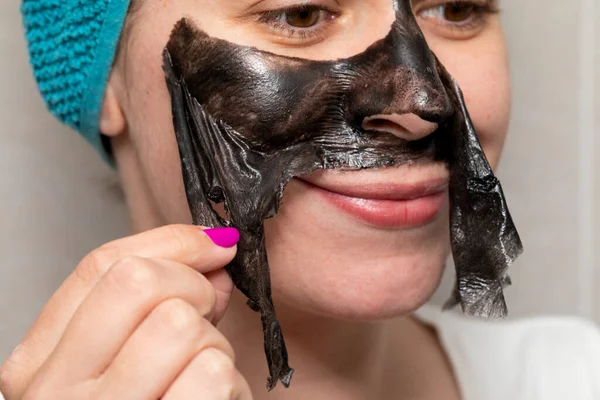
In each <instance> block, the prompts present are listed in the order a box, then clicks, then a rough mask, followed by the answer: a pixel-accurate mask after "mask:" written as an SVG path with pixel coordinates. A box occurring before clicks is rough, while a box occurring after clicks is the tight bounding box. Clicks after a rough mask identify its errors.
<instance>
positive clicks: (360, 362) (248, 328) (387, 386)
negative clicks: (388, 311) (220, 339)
mask: <svg viewBox="0 0 600 400" xmlns="http://www.w3.org/2000/svg"><path fill="white" fill-rule="evenodd" d="M277 313H278V316H279V319H280V323H281V326H282V330H283V333H284V336H285V340H286V345H287V349H288V353H289V359H290V366H291V367H292V368H294V369H295V373H294V377H293V379H292V385H291V387H290V388H289V389H284V388H283V387H282V385H281V384H278V386H277V388H276V389H275V390H273V392H271V393H268V394H267V391H266V388H265V387H266V379H267V376H268V369H267V363H266V359H265V355H264V352H263V346H262V345H261V343H262V342H263V336H262V326H261V323H260V318H259V316H258V314H257V313H255V312H253V311H251V310H250V309H249V308H248V307H247V306H246V304H245V299H244V297H243V296H242V295H241V294H239V293H237V292H236V294H235V295H234V297H233V299H232V301H231V303H230V305H229V309H228V311H227V314H226V316H225V318H224V319H223V320H222V321H221V323H220V324H219V330H220V331H221V332H223V333H224V335H225V336H226V337H227V338H228V339H229V341H230V342H231V343H232V345H233V346H234V348H235V351H236V354H237V365H238V368H239V370H240V372H241V373H242V374H243V375H244V376H245V377H246V379H247V380H248V383H249V384H250V386H251V388H252V392H253V394H254V396H255V397H254V398H255V399H257V400H259V399H269V400H279V399H286V400H296V399H307V398H308V399H330V400H337V399H344V400H355V399H356V400H358V399H382V398H395V399H402V398H411V399H418V398H432V397H430V396H431V391H430V390H429V389H430V388H431V387H440V386H442V387H443V386H446V385H443V384H442V385H440V383H441V382H440V375H446V377H450V378H451V373H450V374H449V369H448V368H447V367H448V365H447V363H446V362H445V360H444V359H443V356H442V355H441V354H440V351H439V350H440V349H439V344H438V341H437V338H435V337H434V336H435V335H433V334H432V331H431V330H429V329H428V328H426V327H425V326H424V325H423V324H421V323H419V322H417V321H416V320H414V319H413V318H410V317H404V318H399V319H397V320H394V321H391V322H390V321H388V322H377V323H355V322H344V321H339V320H334V319H330V318H325V317H321V316H316V315H311V314H308V313H305V312H302V311H301V310H298V309H294V308H292V307H290V306H288V305H283V304H281V305H277ZM440 358H441V362H440ZM432 365H433V367H432ZM436 366H443V367H444V369H441V368H438V367H436ZM442 378H443V377H442ZM442 381H444V379H442ZM415 382H418V384H417V385H415ZM448 383H449V384H450V383H453V382H452V381H451V380H450V379H448ZM452 386H454V385H452ZM448 387H449V386H446V389H448ZM447 393H448V392H446V394H447ZM436 398H444V399H445V398H452V397H446V396H444V397H436Z"/></svg>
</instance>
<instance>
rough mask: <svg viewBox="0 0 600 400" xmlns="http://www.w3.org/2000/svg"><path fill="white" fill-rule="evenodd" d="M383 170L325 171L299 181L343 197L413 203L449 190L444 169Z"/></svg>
mask: <svg viewBox="0 0 600 400" xmlns="http://www.w3.org/2000/svg"><path fill="white" fill-rule="evenodd" d="M385 170H386V169H383V170H370V171H346V172H341V173H338V174H337V175H335V176H334V175H329V174H328V173H327V172H328V171H318V172H317V174H316V175H311V176H308V177H302V178H300V179H301V180H302V181H304V182H306V183H308V184H311V185H314V186H317V187H319V188H321V189H324V190H327V191H329V192H333V193H336V194H339V195H342V196H347V197H355V198H360V199H369V200H414V199H418V198H421V197H426V196H431V195H435V194H439V193H442V192H444V191H446V189H447V188H448V181H449V173H448V171H447V170H446V169H445V168H425V169H422V170H419V168H415V169H413V170H412V171H406V170H404V171H402V170H398V171H391V170H389V169H387V171H386V172H385V173H382V171H385ZM398 172H400V173H398ZM382 178H383V179H382ZM394 178H396V179H394Z"/></svg>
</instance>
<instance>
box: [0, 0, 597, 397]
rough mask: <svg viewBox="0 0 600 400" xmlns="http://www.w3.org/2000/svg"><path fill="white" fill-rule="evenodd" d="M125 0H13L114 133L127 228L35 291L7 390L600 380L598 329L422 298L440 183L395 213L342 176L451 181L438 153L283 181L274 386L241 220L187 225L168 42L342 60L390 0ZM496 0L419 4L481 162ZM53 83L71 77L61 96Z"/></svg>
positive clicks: (34, 47) (493, 113)
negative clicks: (248, 299)
mask: <svg viewBox="0 0 600 400" xmlns="http://www.w3.org/2000/svg"><path fill="white" fill-rule="evenodd" d="M62 3H70V4H66V5H65V4H62ZM124 3H125V2H119V1H115V0H113V1H111V0H104V1H98V0H90V1H87V2H86V1H77V2H69V1H61V2H55V1H50V0H48V1H39V0H38V1H33V0H30V1H26V2H25V3H24V7H23V10H24V14H25V20H26V28H27V30H28V38H29V40H30V44H31V54H32V60H33V65H34V69H35V71H36V73H37V76H38V80H39V81H40V88H41V90H42V92H43V94H44V95H45V97H46V99H47V101H48V103H49V105H50V107H51V109H52V110H53V111H54V112H55V113H56V114H57V115H58V116H59V117H60V118H61V119H63V120H64V121H66V122H67V123H70V124H71V125H73V126H75V127H76V128H77V129H79V130H80V131H81V132H82V133H83V134H84V135H86V137H87V138H88V139H89V140H90V142H91V143H92V144H94V145H95V146H97V148H98V150H99V151H101V152H105V151H106V150H107V149H109V150H110V157H112V158H113V159H114V162H115V163H116V165H117V167H118V171H119V174H120V177H121V180H122V184H123V188H124V191H125V194H126V198H127V202H128V206H129V209H130V213H131V226H132V230H133V232H134V233H136V234H135V235H133V236H130V237H128V238H125V239H121V240H118V241H115V242H112V243H109V244H106V245H104V246H102V247H100V248H99V249H97V250H95V251H93V252H92V253H90V254H89V255H88V256H86V257H85V258H84V259H83V260H82V261H81V263H80V264H79V265H78V266H77V267H76V268H75V271H74V272H73V274H72V275H71V276H70V277H69V278H68V279H67V280H66V281H65V282H64V284H63V285H62V286H61V288H60V289H59V290H58V291H57V292H56V294H55V295H54V296H53V297H52V299H51V300H50V301H49V302H48V304H47V305H46V307H45V309H44V310H43V312H42V314H41V315H40V317H39V319H38V320H37V321H36V323H35V325H34V326H33V327H32V329H31V331H30V332H29V333H28V334H27V336H26V337H25V338H24V339H23V341H22V343H21V345H20V346H19V347H18V348H17V349H16V350H15V352H14V353H13V354H12V355H11V357H10V358H9V360H8V361H7V362H6V363H5V364H4V365H3V367H2V369H1V371H0V372H1V373H0V389H1V390H2V391H3V393H4V394H5V396H6V398H7V399H9V400H12V399H20V398H26V399H38V398H60V399H88V398H89V399H96V398H123V399H157V398H162V399H187V398H202V399H230V398H234V399H249V398H256V399H262V398H265V399H267V398H269V399H279V398H285V399H306V398H315V399H350V400H352V399H403V398H410V399H461V398H462V399H495V398H498V399H500V398H503V399H504V398H508V396H511V397H512V398H522V399H528V400H529V399H553V398H556V399H559V398H560V399H565V398H573V399H588V398H589V399H593V398H598V397H600V388H598V387H597V385H598V382H599V381H600V380H598V379H596V377H598V376H600V366H599V365H598V363H599V362H600V339H599V337H598V333H597V331H596V330H595V329H594V328H592V327H589V326H587V325H585V324H584V323H580V322H569V321H564V320H559V321H536V322H523V323H519V324H515V325H497V324H490V325H480V324H479V323H475V322H471V321H463V320H453V317H450V316H444V317H442V316H439V315H436V313H432V312H431V311H428V310H424V311H421V312H420V313H418V314H416V315H415V314H414V313H415V312H416V311H417V309H419V307H421V306H422V305H423V304H424V303H425V302H426V301H427V300H428V299H429V297H430V296H431V295H432V293H433V291H434V290H435V288H436V287H437V286H438V284H439V281H440V277H441V274H442V271H443V268H444V264H445V260H446V258H447V256H448V253H449V248H448V247H449V246H448V237H447V232H448V218H447V214H448V213H447V201H443V202H440V205H439V206H438V207H437V208H436V209H435V210H434V211H435V212H432V213H431V215H427V216H423V215H414V214H409V215H408V217H407V214H406V210H407V209H406V207H405V205H404V206H401V205H400V204H396V203H394V202H393V201H392V202H385V201H381V200H372V199H362V198H361V196H364V193H359V191H357V190H356V187H357V183H358V184H360V185H359V186H365V185H369V186H370V187H375V188H377V190H378V191H380V192H381V193H380V194H381V195H382V196H384V197H385V196H387V197H388V198H389V197H391V196H394V195H397V194H398V193H396V191H397V190H398V189H397V188H395V187H394V186H392V185H391V184H392V182H402V183H403V184H405V185H412V186H413V187H428V186H430V185H431V184H432V182H437V183H436V185H439V186H440V188H441V191H442V192H443V193H445V192H444V189H445V183H444V182H445V181H446V180H447V171H446V169H445V168H444V167H443V166H441V165H437V164H431V165H427V166H423V165H421V166H413V167H397V168H388V169H384V170H372V171H359V172H344V173H341V172H332V171H326V172H319V173H314V174H312V175H311V176H309V177H307V178H306V181H307V182H301V181H292V183H290V185H289V186H288V188H287V189H286V192H285V201H284V202H283V205H282V208H281V210H280V212H279V213H278V214H277V216H276V217H274V218H273V219H271V220H268V221H267V225H266V233H267V235H266V236H267V238H268V243H267V248H268V252H269V261H270V266H271V268H272V281H273V290H274V299H275V302H276V306H277V312H278V316H279V318H280V320H281V323H282V327H283V330H284V332H285V334H286V342H287V345H288V351H289V354H290V360H291V362H292V365H293V367H294V368H295V369H296V374H295V376H294V380H293V383H292V387H291V388H290V389H287V390H283V389H277V390H275V391H273V392H271V393H266V391H265V389H264V384H265V377H266V376H267V371H266V364H265V362H264V354H263V349H262V346H261V345H260V343H261V341H262V331H261V326H260V323H259V321H258V319H257V316H256V314H255V313H253V312H252V311H251V310H249V309H248V308H247V306H246V305H245V302H244V299H243V298H242V296H241V295H239V294H238V293H237V292H234V291H233V287H232V283H231V280H230V279H229V277H228V276H227V274H226V273H225V272H224V270H223V269H222V268H223V266H225V265H226V264H227V263H228V262H229V261H230V260H231V259H232V258H233V257H234V254H235V243H236V241H237V239H238V237H237V232H236V231H235V230H233V229H201V228H196V227H192V226H189V223H190V216H189V211H188V207H187V203H186V199H185V194H184V190H183V183H182V180H181V170H180V167H179V157H178V152H177V144H176V142H175V135H174V132H173V127H172V119H171V114H170V112H169V109H170V105H169V104H170V101H169V94H168V92H167V89H166V87H165V83H164V74H163V71H162V69H161V52H162V49H163V47H164V45H165V43H166V42H167V40H168V38H169V34H170V32H171V29H172V27H173V26H174V25H175V23H176V22H177V21H178V20H179V19H180V18H181V17H182V16H184V15H186V16H190V17H192V18H193V19H194V20H195V22H196V23H197V24H198V25H199V26H201V27H202V28H203V29H204V30H205V31H206V32H207V33H208V34H210V35H212V36H215V37H219V38H223V39H226V40H229V41H231V42H234V43H238V44H245V45H251V46H256V47H258V48H260V49H264V50H268V51H271V52H274V53H278V54H282V55H288V56H298V57H302V58H307V59H335V58H343V57H349V56H351V55H353V54H357V53H360V52H362V51H363V50H364V49H366V48H367V47H368V46H369V45H371V44H372V43H374V42H375V41H377V40H378V39H381V38H382V37H384V36H385V35H386V34H387V33H388V31H389V27H390V25H391V23H392V21H393V19H394V10H393V9H392V7H391V1H390V0H360V1H359V0H315V1H308V2H307V1H299V0H264V1H259V2H257V1H255V0H221V1H214V0H194V1H188V0H171V1H169V2H163V1H161V0H136V1H135V2H134V3H133V4H131V5H130V8H129V14H128V18H127V19H126V18H125V14H126V8H127V4H124ZM497 8H498V4H497V3H496V2H495V1H494V0H471V1H461V2H448V1H444V0H416V1H414V2H413V9H414V13H415V15H416V16H417V19H418V21H419V23H420V26H421V28H422V30H423V32H424V33H425V36H426V39H427V41H428V43H429V45H430V47H431V48H432V50H433V51H434V52H435V53H436V55H437V56H438V57H439V58H440V60H441V62H442V63H443V64H444V65H445V66H446V68H447V69H448V70H449V71H450V73H451V74H452V75H453V76H454V77H455V78H456V79H457V81H458V82H459V84H460V85H461V87H462V89H463V91H464V93H465V98H466V102H467V105H468V107H469V110H470V113H471V117H472V119H473V121H474V123H475V126H476V128H477V131H478V133H479V136H480V139H481V142H482V145H483V147H484V149H485V151H486V154H487V156H488V158H489V160H490V162H491V163H492V165H494V166H495V165H496V164H497V162H498V159H499V156H500V153H501V150H502V145H503V142H504V138H505V135H506V133H507V127H508V119H509V106H510V100H509V97H510V91H509V81H508V71H507V63H506V52H505V46H504V40H503V36H502V32H501V28H500V25H499V18H498V14H497ZM44 28H46V29H49V30H50V31H49V32H43V29H44ZM65 31H68V34H63V33H64V32H65ZM57 37H59V38H60V40H56V38H57ZM119 37H120V46H119V47H118V49H117V46H116V43H117V38H119ZM53 40H54V41H53ZM46 41H48V42H46ZM40 43H43V44H42V45H40ZM47 43H50V44H47ZM46 47H51V53H50V54H51V56H52V57H53V59H52V60H54V61H56V59H57V58H58V59H59V60H60V61H64V63H63V64H60V65H61V67H60V68H53V69H52V70H49V69H44V68H45V67H46V64H44V62H46V61H48V58H42V60H43V61H40V58H39V57H40V53H41V52H43V50H45V48H46ZM113 56H114V63H113ZM73 59H76V60H75V61H73ZM109 73H110V77H109V78H108V79H106V77H108V75H109ZM55 78H56V81H55V80H53V79H55ZM59 78H60V79H63V78H64V79H65V81H61V82H59V81H58V80H59ZM65 82H66V83H67V84H65ZM65 88H68V89H69V90H70V89H71V88H74V91H73V93H69V94H68V95H67V96H64V97H60V96H59V95H58V94H57V93H59V92H61V90H64V89H65ZM390 122H391V124H392V125H394V127H392V129H398V130H401V131H404V132H409V133H422V132H426V131H428V129H429V128H430V126H429V125H428V123H427V122H426V121H423V120H420V119H417V120H415V119H412V120H411V121H410V122H407V121H406V120H395V121H390ZM98 132H102V133H103V136H100V135H99V134H98ZM101 138H102V139H103V142H104V145H105V146H103V145H102V143H101ZM440 182H442V183H441V184H440ZM323 189H327V190H329V191H333V192H336V191H337V192H342V193H345V194H346V195H347V196H346V197H350V198H352V200H349V202H351V203H353V204H354V205H355V207H353V208H352V210H349V209H348V207H345V208H344V207H338V206H336V205H335V204H334V202H329V201H325V200H326V196H328V195H325V194H324V193H323ZM399 203H400V202H399ZM403 207H404V208H403ZM415 214H416V213H415ZM226 309H227V312H225V310H226ZM215 326H217V327H215ZM234 350H235V357H234ZM521 357H524V359H523V360H522V359H521ZM524 361H525V362H524ZM569 374H570V375H569ZM519 395H520V396H521V397H518V396H519Z"/></svg>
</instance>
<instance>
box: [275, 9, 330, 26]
mask: <svg viewBox="0 0 600 400" xmlns="http://www.w3.org/2000/svg"><path fill="white" fill-rule="evenodd" d="M322 13H323V10H317V9H308V8H305V9H297V10H291V11H286V12H285V13H284V14H283V15H282V16H283V19H284V20H285V23H287V24H288V25H290V26H293V27H294V28H311V27H313V26H315V25H316V24H318V23H319V22H320V21H321V17H322V15H321V14H322Z"/></svg>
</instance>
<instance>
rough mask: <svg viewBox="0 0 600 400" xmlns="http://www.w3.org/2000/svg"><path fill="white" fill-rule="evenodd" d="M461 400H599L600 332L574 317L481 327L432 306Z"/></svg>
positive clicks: (424, 314)
mask: <svg viewBox="0 0 600 400" xmlns="http://www.w3.org/2000/svg"><path fill="white" fill-rule="evenodd" d="M417 317H418V318H420V319H421V320H422V321H424V322H426V323H429V324H431V325H433V326H434V327H435V328H436V329H437V331H438V334H439V337H440V339H441V341H442V344H443V346H444V348H445V349H446V351H447V354H448V357H449V359H450V362H451V364H452V365H453V367H454V372H455V375H456V377H457V380H458V382H459V385H460V388H461V392H462V396H463V400H600V329H599V327H598V326H596V325H594V324H592V323H591V322H587V321H584V320H581V319H577V318H574V317H554V318H547V317H536V318H530V319H521V320H514V321H511V320H507V321H483V320H480V319H474V318H467V317H464V316H462V315H458V314H456V313H452V312H441V311H439V310H437V309H435V308H432V307H430V306H426V307H423V308H422V309H420V310H419V311H418V312H417Z"/></svg>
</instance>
